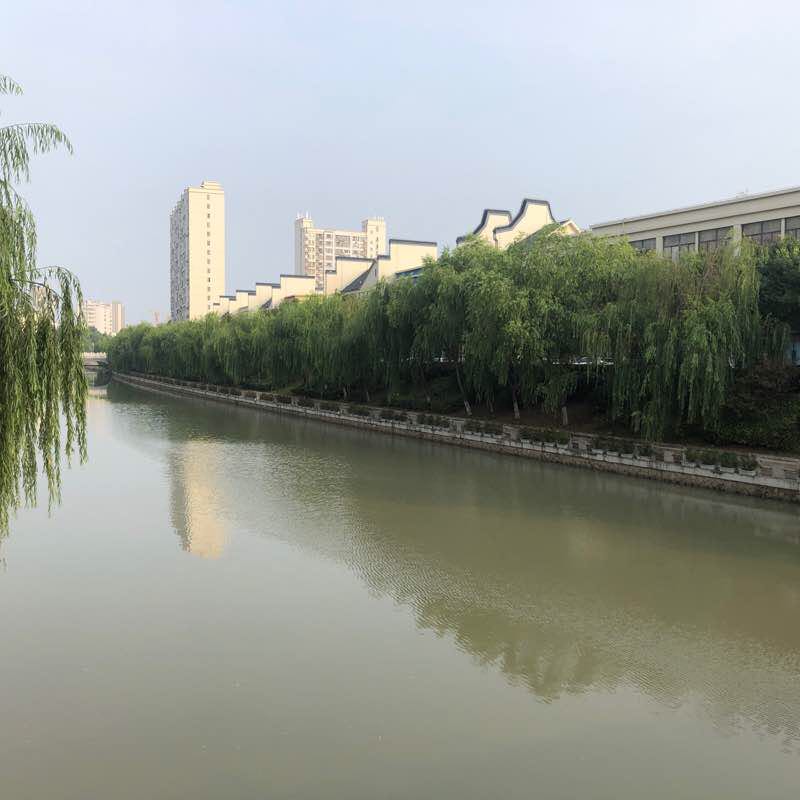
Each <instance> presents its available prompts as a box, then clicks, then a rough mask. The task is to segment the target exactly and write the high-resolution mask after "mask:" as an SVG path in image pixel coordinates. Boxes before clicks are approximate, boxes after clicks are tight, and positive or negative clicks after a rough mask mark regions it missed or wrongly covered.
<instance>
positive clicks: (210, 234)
mask: <svg viewBox="0 0 800 800" xmlns="http://www.w3.org/2000/svg"><path fill="white" fill-rule="evenodd" d="M169 227H170V231H169V233H170V236H169V266H170V317H171V319H173V320H181V319H196V318H197V317H202V316H204V315H205V314H208V312H209V311H211V306H212V304H213V303H214V302H215V301H216V300H217V298H218V297H219V296H220V295H223V294H225V192H224V191H223V189H222V186H221V185H220V184H219V183H217V182H216V181H203V182H202V183H201V184H200V186H199V187H198V186H189V187H188V188H186V189H185V190H184V192H183V194H182V195H181V197H180V199H179V200H178V202H177V203H176V205H175V208H174V209H173V210H172V214H170V218H169Z"/></svg>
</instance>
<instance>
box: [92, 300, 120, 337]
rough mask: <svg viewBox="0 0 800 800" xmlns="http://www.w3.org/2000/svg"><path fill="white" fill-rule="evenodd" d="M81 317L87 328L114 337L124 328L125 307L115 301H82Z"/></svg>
mask: <svg viewBox="0 0 800 800" xmlns="http://www.w3.org/2000/svg"><path fill="white" fill-rule="evenodd" d="M83 316H84V318H85V319H86V325H87V326H88V327H90V328H94V329H95V330H97V331H99V332H100V333H105V334H107V335H109V336H114V335H115V334H117V333H119V332H120V331H121V330H122V329H123V328H124V327H125V306H123V305H122V303H120V302H118V301H117V300H112V301H111V302H110V303H103V302H102V301H100V300H84V301H83Z"/></svg>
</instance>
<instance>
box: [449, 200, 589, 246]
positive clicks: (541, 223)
mask: <svg viewBox="0 0 800 800" xmlns="http://www.w3.org/2000/svg"><path fill="white" fill-rule="evenodd" d="M550 225H552V226H554V227H553V231H554V232H556V233H560V234H562V235H564V236H574V235H576V234H578V233H580V232H581V229H580V228H579V227H578V226H577V225H576V224H575V222H573V221H572V220H571V219H564V220H561V221H558V220H556V218H555V217H554V216H553V212H552V209H551V208H550V203H549V202H548V201H547V200H534V199H533V198H530V197H526V198H525V199H524V200H523V201H522V205H521V206H520V208H519V211H518V212H517V213H516V214H515V215H514V216H512V214H511V212H510V211H507V210H505V209H498V208H486V209H484V211H483V215H482V216H481V221H480V222H479V223H478V226H477V227H476V228H475V229H474V230H473V231H472V233H471V235H472V236H477V237H478V238H480V239H483V240H485V241H487V242H488V243H489V244H491V245H494V246H495V247H497V248H498V249H500V250H505V249H506V248H507V247H508V246H509V245H511V244H514V243H515V242H519V241H522V240H523V239H527V238H528V237H529V236H533V234H535V233H538V232H539V231H540V230H542V229H543V228H546V227H548V226H550ZM466 238H467V237H466V236H460V237H459V238H458V239H457V240H456V243H457V244H461V243H463V242H464V241H465V239H466Z"/></svg>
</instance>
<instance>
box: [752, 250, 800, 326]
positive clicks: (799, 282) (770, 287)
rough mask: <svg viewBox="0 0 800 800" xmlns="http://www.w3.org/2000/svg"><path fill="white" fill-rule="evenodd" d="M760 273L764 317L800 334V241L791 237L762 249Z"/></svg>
mask: <svg viewBox="0 0 800 800" xmlns="http://www.w3.org/2000/svg"><path fill="white" fill-rule="evenodd" d="M758 272H759V275H760V277H761V291H760V293H759V299H758V306H759V309H760V311H761V315H762V316H763V317H765V318H766V317H771V318H773V319H775V320H777V321H778V322H782V323H785V324H787V325H788V326H789V327H790V328H791V329H792V330H795V331H800V241H798V240H797V239H792V238H788V237H787V238H784V239H781V240H780V241H778V242H775V243H774V244H772V245H770V246H769V247H765V248H763V249H761V250H759V251H758Z"/></svg>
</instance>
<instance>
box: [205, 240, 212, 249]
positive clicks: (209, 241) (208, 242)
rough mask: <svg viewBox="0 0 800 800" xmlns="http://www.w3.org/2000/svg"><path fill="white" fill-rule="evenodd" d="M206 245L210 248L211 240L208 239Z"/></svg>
mask: <svg viewBox="0 0 800 800" xmlns="http://www.w3.org/2000/svg"><path fill="white" fill-rule="evenodd" d="M206 244H207V245H208V246H209V247H210V246H211V239H209V240H208V241H207V242H206Z"/></svg>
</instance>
